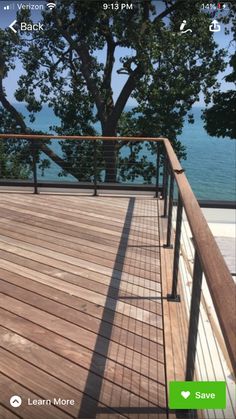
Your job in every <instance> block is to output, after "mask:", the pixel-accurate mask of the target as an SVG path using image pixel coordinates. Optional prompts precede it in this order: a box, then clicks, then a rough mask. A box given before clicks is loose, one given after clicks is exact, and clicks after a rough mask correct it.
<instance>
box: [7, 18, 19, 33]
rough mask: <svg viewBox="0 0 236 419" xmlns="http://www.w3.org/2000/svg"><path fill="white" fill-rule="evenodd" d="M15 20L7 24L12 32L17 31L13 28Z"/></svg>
mask: <svg viewBox="0 0 236 419" xmlns="http://www.w3.org/2000/svg"><path fill="white" fill-rule="evenodd" d="M16 22H17V20H14V21H13V22H12V23H11V24H10V25H9V28H10V29H11V30H12V31H13V32H15V33H16V32H17V31H16V30H15V28H14V27H13V26H14V25H15V23H16Z"/></svg>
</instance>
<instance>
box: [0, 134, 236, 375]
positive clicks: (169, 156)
mask: <svg viewBox="0 0 236 419" xmlns="http://www.w3.org/2000/svg"><path fill="white" fill-rule="evenodd" d="M0 140H1V141H4V140H10V141H16V140H24V141H28V143H29V153H30V155H31V165H32V167H31V168H32V172H33V180H32V181H31V182H27V181H25V182H18V183H17V182H15V183H14V182H8V183H7V182H4V181H1V182H0V186H1V185H11V184H14V185H17V186H22V185H25V186H30V185H31V186H32V185H33V188H34V193H38V192H39V188H40V187H41V186H55V184H53V182H47V183H46V182H44V183H43V182H41V181H39V180H38V173H37V171H38V168H37V163H38V152H39V149H40V150H42V151H45V146H44V142H47V141H52V140H60V141H79V142H81V141H85V142H90V144H92V147H91V153H90V160H91V161H90V163H91V165H90V166H91V167H90V169H91V174H90V176H89V179H90V182H85V183H84V184H83V185H80V182H79V183H76V187H84V188H85V187H87V188H89V189H92V190H93V195H94V196H97V195H98V191H99V189H108V190H116V189H117V188H119V189H126V188H128V189H129V190H132V189H134V190H135V186H134V185H132V184H129V185H121V184H120V183H119V182H116V175H117V171H119V167H118V166H116V167H115V168H114V167H113V168H112V169H113V171H112V170H111V171H110V182H102V179H101V172H102V171H104V168H105V169H106V163H109V158H110V154H109V153H108V154H107V156H105V158H104V156H103V155H101V144H107V143H109V142H110V143H111V142H112V143H113V144H114V145H116V144H117V143H118V142H124V143H138V142H139V143H142V144H143V143H148V142H150V143H155V144H156V145H157V147H156V158H155V160H154V162H153V170H154V172H155V176H154V183H152V185H144V186H145V187H147V189H146V190H152V191H154V192H155V197H160V198H162V199H163V216H164V217H166V218H167V233H166V243H165V246H164V247H166V248H171V247H173V269H172V273H173V278H172V289H171V290H170V292H169V294H168V296H167V299H168V301H169V302H173V303H178V302H179V301H180V296H179V294H178V283H179V279H180V272H179V258H180V250H181V231H182V219H183V211H184V212H185V214H186V218H187V221H188V224H189V227H190V230H191V234H192V237H193V244H194V249H195V253H194V257H193V259H194V261H193V275H192V292H191V302H190V315H189V324H188V344H187V352H186V353H187V355H186V367H185V379H186V381H191V380H193V379H194V371H195V361H196V348H197V336H198V329H199V317H200V303H201V292H202V278H203V274H204V276H205V278H206V282H207V286H208V289H209V292H210V295H211V299H212V301H213V304H214V308H215V312H216V314H217V318H218V321H219V325H220V328H221V331H222V335H223V337H224V341H225V345H226V348H227V351H228V355H229V359H230V362H231V365H232V370H233V371H234V374H235V375H236V333H235V324H236V306H235V301H236V300H235V297H236V290H235V284H234V281H233V279H232V276H231V274H230V271H229V269H228V267H227V265H226V262H225V260H224V258H223V256H222V254H221V252H220V250H219V248H218V246H217V243H216V241H215V239H214V237H213V234H212V232H211V230H210V228H209V226H208V224H207V221H206V220H205V218H204V216H203V213H202V211H201V209H200V207H199V204H198V202H197V199H196V197H195V195H194V193H193V191H192V189H191V187H190V185H189V182H188V180H187V178H186V175H185V173H184V169H183V168H182V167H181V165H180V163H179V161H178V159H177V156H176V154H175V152H174V150H173V148H172V146H171V143H170V141H169V140H168V139H166V138H153V137H145V138H144V137H100V136H96V137H87V136H50V135H31V134H28V135H22V134H0ZM103 151H105V152H107V150H106V147H104V150H103ZM114 161H115V160H114ZM115 164H116V163H115ZM133 164H134V163H133ZM64 169H65V170H66V167H64ZM58 186H61V187H63V186H64V185H63V184H59V185H58ZM71 186H72V187H73V185H71V183H70V182H69V183H68V187H71ZM150 186H151V188H149V189H148V187H150ZM139 187H140V188H142V187H143V185H139ZM176 187H177V191H178V205H177V215H176V228H175V235H174V237H173V226H172V213H173V202H174V189H175V188H176ZM172 241H173V242H174V243H173V245H172Z"/></svg>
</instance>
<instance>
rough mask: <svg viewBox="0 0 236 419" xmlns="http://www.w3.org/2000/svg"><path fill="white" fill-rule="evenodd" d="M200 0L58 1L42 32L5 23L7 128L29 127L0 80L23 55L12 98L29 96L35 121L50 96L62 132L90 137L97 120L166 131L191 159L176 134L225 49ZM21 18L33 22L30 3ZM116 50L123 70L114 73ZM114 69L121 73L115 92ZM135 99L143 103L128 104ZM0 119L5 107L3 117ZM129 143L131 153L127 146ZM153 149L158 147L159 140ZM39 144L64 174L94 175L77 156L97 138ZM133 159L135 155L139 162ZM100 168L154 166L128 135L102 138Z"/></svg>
mask: <svg viewBox="0 0 236 419" xmlns="http://www.w3.org/2000/svg"><path fill="white" fill-rule="evenodd" d="M197 4H198V2H197V1H192V0H185V1H184V2H182V1H177V2H175V3H172V1H163V2H152V1H151V0H145V1H141V2H135V3H134V7H133V9H123V10H119V11H117V10H110V9H109V10H108V11H104V10H103V7H102V2H100V1H91V2H88V1H87V0H86V1H84V0H83V1H80V2H79V3H78V1H76V0H70V1H68V0H60V1H58V2H57V7H56V8H55V9H54V10H53V11H50V12H48V11H46V12H43V14H42V22H43V24H44V26H45V30H44V31H43V32H38V33H37V34H33V35H32V34H28V35H26V34H25V33H19V34H17V35H15V34H12V33H10V30H7V31H1V32H0V40H1V41H0V42H1V46H2V48H3V53H2V55H1V57H0V58H1V62H2V63H3V64H2V68H3V70H2V71H1V73H0V101H1V103H2V106H3V108H4V118H6V119H7V118H8V117H11V118H13V120H14V123H13V125H11V126H9V127H10V129H11V130H14V127H15V125H16V124H17V125H18V127H19V130H20V132H23V133H26V132H29V131H30V130H29V128H28V127H27V126H26V123H25V120H24V117H23V116H22V115H20V114H19V112H17V110H16V109H15V108H14V107H13V106H12V105H11V104H10V103H9V102H8V101H7V98H6V94H5V91H4V89H3V79H4V78H5V77H6V76H7V72H8V71H9V68H12V66H14V62H15V60H16V57H19V58H20V60H21V63H22V65H23V68H24V74H22V75H21V76H20V78H19V80H18V89H17V91H16V93H15V97H16V99H17V101H20V102H24V103H25V104H26V107H27V110H28V112H29V114H30V118H31V121H34V118H35V115H36V114H37V112H39V111H40V110H41V109H42V106H43V105H44V104H48V105H49V106H50V107H52V108H53V110H54V113H55V115H56V116H58V117H59V118H60V120H61V125H60V126H56V127H54V130H55V131H56V132H57V133H58V134H71V135H72V134H77V135H79V134H81V135H91V136H92V135H94V134H95V128H94V124H95V123H97V122H99V123H100V126H101V133H102V135H104V136H117V135H137V136H158V135H162V136H168V137H169V139H170V140H171V141H172V142H173V144H174V146H175V148H176V150H177V152H178V154H179V157H180V158H181V157H182V158H183V157H185V153H184V148H183V146H182V145H181V144H180V142H179V141H177V135H178V134H180V133H181V130H182V127H183V123H184V118H185V116H186V115H187V114H188V112H189V111H190V110H191V107H192V105H193V104H194V103H195V102H196V101H197V100H198V99H199V94H200V92H203V93H204V94H205V96H207V95H209V94H210V93H209V92H210V91H211V92H212V91H214V89H216V88H217V86H218V84H217V79H216V76H217V74H218V72H219V71H221V70H222V69H223V68H224V60H223V58H224V51H223V50H219V49H218V48H217V45H216V43H215V42H214V40H213V37H212V36H211V35H210V34H209V30H208V26H209V21H208V18H207V17H206V16H205V15H203V14H202V13H200V11H199V8H198V6H197ZM160 5H161V7H159V6H160ZM186 16H190V18H189V21H188V22H189V25H190V26H191V28H192V30H193V33H192V34H191V36H190V35H187V36H183V35H180V34H179V26H180V23H181V22H182V20H183V19H184V18H186ZM22 19H24V21H25V20H26V19H28V21H29V22H30V14H29V12H28V11H23V12H22V13H21V14H19V16H18V20H19V21H20V20H22ZM6 41H7V42H6ZM13 46H14V47H13ZM12 47H13V48H12ZM117 51H118V52H119V54H118V55H117ZM104 54H105V58H104V59H103V58H102V55H104ZM118 56H119V62H120V68H119V69H118V70H117V73H116V74H114V73H115V61H117V59H118ZM114 77H117V78H118V77H119V78H122V77H123V79H124V84H123V87H122V88H121V90H120V93H119V95H118V98H117V99H116V100H115V99H114V93H113V89H112V79H114ZM130 97H132V98H134V99H135V100H136V103H137V106H135V108H134V109H132V110H131V111H129V112H127V110H126V109H125V107H126V104H127V101H128V99H129V98H130ZM6 115H7V116H6ZM4 118H3V117H2V118H1V114H0V121H3V119H4ZM190 120H191V121H192V117H191V115H190ZM8 121H9V119H8ZM14 124H15V125H14ZM8 129H9V128H8ZM8 132H9V131H8ZM124 145H126V147H128V148H129V152H127V153H125V154H124V153H123V154H122V149H123V147H124ZM147 147H148V148H149V149H150V150H151V152H152V153H153V154H154V153H155V150H156V146H155V145H154V144H147ZM39 148H40V149H41V150H42V151H44V153H46V155H47V156H49V157H50V158H52V160H53V161H54V162H56V163H58V164H59V165H60V166H61V168H62V171H63V173H68V172H69V173H71V174H72V175H74V176H75V177H76V178H77V179H83V180H88V179H90V178H91V164H90V165H89V164H86V163H84V165H83V170H81V166H80V164H81V158H82V160H83V162H87V161H89V160H91V159H90V157H91V153H92V144H90V143H86V144H85V143H83V142H77V143H76V142H73V143H71V142H63V143H62V150H63V158H61V157H60V156H58V155H56V153H55V152H52V150H51V149H50V147H49V144H45V143H43V142H39ZM117 155H118V156H119V159H118V161H119V165H120V167H121V166H122V167H121V168H120V170H118V173H117V170H114V168H115V167H116V169H117V166H116V164H115V162H116V156H117ZM79 160H80V161H79ZM134 160H138V163H137V164H136V165H135V166H134V165H133V162H134ZM78 168H79V169H78ZM99 169H104V170H105V172H106V178H105V179H106V181H108V182H110V181H115V180H117V178H118V179H121V180H123V179H134V178H135V177H137V176H139V175H142V176H143V178H144V181H145V182H151V179H152V175H153V174H154V170H155V168H154V164H153V163H152V162H151V163H150V162H148V160H147V157H146V156H145V155H143V153H142V150H141V146H140V145H139V144H138V143H135V144H132V143H122V142H119V143H118V144H117V142H116V143H115V142H109V143H107V142H104V143H103V142H101V143H100V145H99ZM118 169H119V168H118Z"/></svg>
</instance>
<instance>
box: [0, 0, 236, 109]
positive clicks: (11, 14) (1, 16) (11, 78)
mask: <svg viewBox="0 0 236 419" xmlns="http://www.w3.org/2000/svg"><path fill="white" fill-rule="evenodd" d="M159 3H160V7H159V10H160V11H161V8H162V7H163V6H162V2H159ZM21 4H34V5H43V6H44V7H45V2H44V1H31V2H30V1H18V2H12V1H9V2H8V1H2V0H0V28H1V29H5V28H7V27H8V26H9V25H10V24H11V23H12V22H13V21H14V20H15V19H16V10H17V9H18V8H19V7H20V5H21ZM13 5H14V10H13ZM6 7H9V8H8V9H6ZM32 18H33V20H34V21H35V22H37V21H39V20H40V12H33V15H32ZM186 19H187V18H186ZM211 20H212V18H211V17H209V23H210V22H211ZM186 27H187V26H186ZM181 36H191V34H189V33H187V34H186V35H181ZM214 37H215V40H216V42H217V44H218V45H219V47H220V48H222V47H228V46H229V43H230V37H229V36H227V35H225V34H224V25H223V24H221V30H220V32H217V33H214ZM232 48H234V46H232V45H231V49H232ZM229 52H231V51H230V50H229ZM129 54H132V51H131V50H128V49H126V48H120V47H119V48H117V49H116V55H115V65H114V72H113V79H112V88H113V92H114V99H115V100H116V99H117V97H118V95H119V93H120V91H121V89H122V87H123V85H124V83H125V81H126V79H127V76H125V75H118V74H117V70H118V69H119V68H120V67H121V64H120V58H121V57H122V56H124V55H129ZM105 55H106V51H105V50H103V51H98V52H97V57H98V59H99V61H103V62H104V60H105ZM21 73H22V67H21V65H20V63H18V64H17V67H16V69H15V70H14V71H10V72H9V75H8V78H7V79H6V80H4V87H5V89H6V93H7V97H8V99H9V100H10V101H11V102H12V103H14V102H15V98H14V91H15V90H16V88H17V80H18V78H19V76H20V74H21ZM228 73H229V68H228V69H227V70H226V71H225V72H224V73H220V74H219V75H218V80H219V81H220V82H221V91H225V90H228V89H229V88H230V84H229V83H226V82H225V80H224V77H225V75H226V74H228ZM127 105H129V106H135V101H134V99H132V98H130V99H129V102H128V103H127ZM198 105H199V106H204V100H203V97H202V96H201V97H200V102H199V103H198Z"/></svg>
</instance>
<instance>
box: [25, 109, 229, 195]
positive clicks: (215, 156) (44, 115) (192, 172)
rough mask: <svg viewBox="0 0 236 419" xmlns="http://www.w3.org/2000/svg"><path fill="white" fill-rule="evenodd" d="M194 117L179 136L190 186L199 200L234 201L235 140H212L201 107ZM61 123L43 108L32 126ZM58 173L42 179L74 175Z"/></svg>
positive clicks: (53, 169) (56, 170)
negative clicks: (182, 145)
mask: <svg viewBox="0 0 236 419" xmlns="http://www.w3.org/2000/svg"><path fill="white" fill-rule="evenodd" d="M18 109H19V110H20V111H22V107H21V105H18ZM193 114H194V117H195V123H194V124H189V123H188V122H187V120H186V122H185V124H184V127H183V132H182V134H181V135H180V137H179V139H180V140H181V142H182V143H183V144H184V145H185V147H186V151H187V160H184V161H182V162H181V164H182V166H183V168H184V169H185V173H186V176H187V178H188V180H189V182H190V184H191V187H192V189H193V191H194V193H195V195H196V196H197V198H198V199H209V200H228V201H233V200H235V191H236V141H235V140H230V139H228V138H214V137H210V136H209V135H208V134H207V133H206V131H205V130H204V128H203V121H202V120H201V108H199V107H195V108H193ZM58 123H59V121H58V119H57V118H56V117H55V115H54V113H53V111H52V110H51V109H48V108H44V109H43V110H42V111H41V112H40V113H39V114H38V115H37V118H36V121H35V122H34V125H33V126H34V129H36V130H42V131H44V132H51V133H52V130H51V131H50V130H49V129H50V127H51V126H53V125H56V124H58ZM97 130H98V131H99V126H98V127H97ZM53 148H54V150H55V151H57V152H58V153H59V154H60V146H59V144H58V143H57V142H53ZM150 158H152V159H153V157H151V156H150ZM59 171H60V168H58V166H57V165H56V164H54V163H52V164H51V167H50V168H49V169H47V170H46V171H45V175H44V177H43V179H44V180H59V179H60V180H67V181H69V180H73V177H72V176H67V177H66V178H63V177H60V178H58V173H59Z"/></svg>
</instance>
